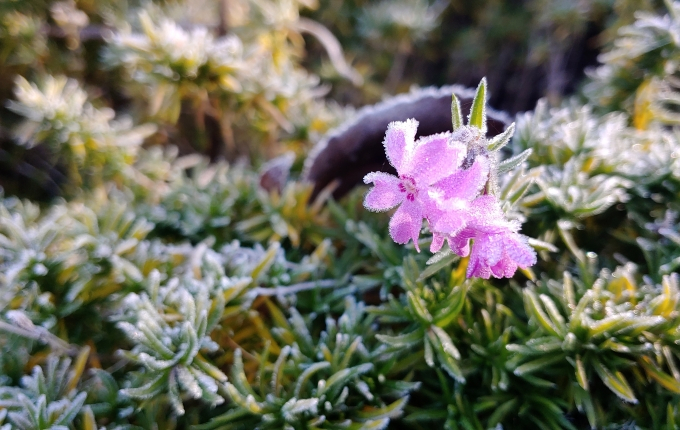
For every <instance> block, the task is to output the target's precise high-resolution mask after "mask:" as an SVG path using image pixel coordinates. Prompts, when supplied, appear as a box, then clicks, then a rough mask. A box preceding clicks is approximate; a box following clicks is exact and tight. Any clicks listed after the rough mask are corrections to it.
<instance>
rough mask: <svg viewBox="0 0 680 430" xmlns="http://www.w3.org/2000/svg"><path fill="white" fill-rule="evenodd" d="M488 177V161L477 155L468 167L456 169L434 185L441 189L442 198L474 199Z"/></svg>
mask: <svg viewBox="0 0 680 430" xmlns="http://www.w3.org/2000/svg"><path fill="white" fill-rule="evenodd" d="M488 178H489V161H488V160H487V159H486V158H485V157H477V159H476V160H475V162H474V163H473V164H472V166H470V168H469V169H465V170H458V171H456V172H455V173H454V174H453V175H450V176H448V177H446V178H444V179H442V180H440V181H439V182H437V183H436V184H435V185H434V187H436V188H437V189H439V190H441V191H442V193H443V198H444V199H450V198H454V197H455V198H459V199H463V200H468V201H471V200H474V199H475V197H477V196H478V195H479V192H480V190H481V189H482V187H483V186H484V184H485V183H486V181H487V180H488Z"/></svg>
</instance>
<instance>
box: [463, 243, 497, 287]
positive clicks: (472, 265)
mask: <svg viewBox="0 0 680 430" xmlns="http://www.w3.org/2000/svg"><path fill="white" fill-rule="evenodd" d="M466 276H467V277H468V278H472V277H475V278H483V279H489V276H491V270H489V266H487V265H485V264H484V263H483V261H482V259H481V258H480V255H479V252H478V248H477V244H475V246H474V247H473V249H472V253H470V261H468V267H467V273H466Z"/></svg>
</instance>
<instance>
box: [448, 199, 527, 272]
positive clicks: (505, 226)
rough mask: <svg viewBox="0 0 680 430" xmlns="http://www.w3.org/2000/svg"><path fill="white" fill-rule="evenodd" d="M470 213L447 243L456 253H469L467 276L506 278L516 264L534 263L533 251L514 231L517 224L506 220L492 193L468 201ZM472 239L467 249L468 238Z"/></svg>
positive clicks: (515, 267) (524, 267) (522, 237)
mask: <svg viewBox="0 0 680 430" xmlns="http://www.w3.org/2000/svg"><path fill="white" fill-rule="evenodd" d="M471 207H472V217H471V218H470V219H469V220H468V223H467V226H466V227H465V228H464V229H463V230H461V231H460V232H459V233H458V234H457V235H455V236H449V237H448V238H447V239H448V241H449V247H450V248H451V250H453V252H455V253H456V254H458V255H460V256H462V257H464V256H467V255H468V254H469V255H470V261H469V263H468V268H467V277H468V278H471V277H473V276H474V277H478V278H484V279H489V277H490V276H491V275H493V276H494V277H496V278H503V277H507V278H510V277H512V276H513V275H514V274H515V271H516V270H517V268H518V267H521V268H522V269H526V268H528V267H529V266H533V265H534V264H536V253H535V252H534V250H533V248H531V246H529V244H528V243H527V240H526V238H525V236H523V235H521V234H519V233H518V231H519V228H520V224H519V223H518V222H517V221H508V220H507V219H505V216H504V215H503V211H502V210H501V206H500V203H499V202H498V199H497V198H496V197H495V196H491V195H484V196H481V197H478V198H477V199H475V201H474V202H473V203H472V205H471ZM471 239H472V240H473V245H472V252H471V253H470V240H471Z"/></svg>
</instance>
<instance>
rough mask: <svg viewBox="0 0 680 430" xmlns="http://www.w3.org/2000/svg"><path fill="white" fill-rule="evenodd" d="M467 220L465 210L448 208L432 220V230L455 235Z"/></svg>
mask: <svg viewBox="0 0 680 430" xmlns="http://www.w3.org/2000/svg"><path fill="white" fill-rule="evenodd" d="M467 221H468V214H467V211H465V210H450V211H447V212H444V214H443V215H442V216H440V217H439V218H438V219H437V220H436V221H435V222H434V231H436V232H437V233H441V234H445V235H449V236H455V235H457V234H458V233H459V232H460V231H461V230H462V229H463V228H464V227H465V226H466V225H467Z"/></svg>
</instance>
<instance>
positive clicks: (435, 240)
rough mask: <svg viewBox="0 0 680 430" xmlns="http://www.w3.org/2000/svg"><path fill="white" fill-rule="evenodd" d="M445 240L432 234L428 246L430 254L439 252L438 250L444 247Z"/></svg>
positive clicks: (443, 237) (439, 235) (438, 235)
mask: <svg viewBox="0 0 680 430" xmlns="http://www.w3.org/2000/svg"><path fill="white" fill-rule="evenodd" d="M445 239H446V237H445V236H442V235H441V234H437V233H434V232H433V233H432V243H431V244H430V252H431V253H433V254H434V253H436V252H439V250H440V249H442V246H444V240H445Z"/></svg>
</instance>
